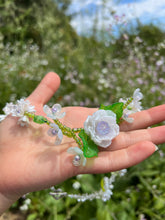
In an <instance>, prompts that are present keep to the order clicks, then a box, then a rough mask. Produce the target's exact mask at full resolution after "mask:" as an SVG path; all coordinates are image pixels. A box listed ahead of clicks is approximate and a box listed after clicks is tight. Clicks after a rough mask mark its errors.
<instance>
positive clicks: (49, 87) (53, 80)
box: [28, 72, 60, 105]
mask: <svg viewBox="0 0 165 220" xmlns="http://www.w3.org/2000/svg"><path fill="white" fill-rule="evenodd" d="M59 86H60V77H59V76H58V75H57V74H56V73H54V72H49V73H47V74H46V75H45V77H44V78H43V79H42V81H41V82H40V83H39V85H38V86H37V88H36V89H35V90H34V91H33V92H32V93H31V95H30V96H29V97H28V100H29V101H30V102H31V103H35V105H36V104H37V105H44V104H45V103H47V102H48V101H49V99H50V98H51V97H52V96H53V95H54V93H55V92H56V91H57V90H58V88H59Z"/></svg>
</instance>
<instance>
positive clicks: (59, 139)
mask: <svg viewBox="0 0 165 220" xmlns="http://www.w3.org/2000/svg"><path fill="white" fill-rule="evenodd" d="M62 139H63V134H62V131H61V130H60V129H59V131H58V134H57V137H56V141H55V145H60V144H61V142H62Z"/></svg>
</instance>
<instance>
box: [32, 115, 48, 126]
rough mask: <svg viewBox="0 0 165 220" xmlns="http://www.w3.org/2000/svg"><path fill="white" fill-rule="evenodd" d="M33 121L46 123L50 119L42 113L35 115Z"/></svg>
mask: <svg viewBox="0 0 165 220" xmlns="http://www.w3.org/2000/svg"><path fill="white" fill-rule="evenodd" d="M33 121H34V122H35V123H37V124H44V123H47V122H48V120H47V119H46V118H45V117H43V116H41V115H34V118H33Z"/></svg>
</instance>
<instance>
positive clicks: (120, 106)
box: [100, 102, 124, 123]
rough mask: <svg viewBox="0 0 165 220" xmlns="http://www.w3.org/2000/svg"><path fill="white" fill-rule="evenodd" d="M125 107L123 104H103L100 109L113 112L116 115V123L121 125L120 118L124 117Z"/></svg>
mask: <svg viewBox="0 0 165 220" xmlns="http://www.w3.org/2000/svg"><path fill="white" fill-rule="evenodd" d="M123 106H124V103H123V102H116V103H114V104H112V105H108V106H105V105H103V104H101V106H100V109H103V110H111V111H113V112H114V113H115V114H116V122H117V123H119V122H120V118H121V117H122V115H123Z"/></svg>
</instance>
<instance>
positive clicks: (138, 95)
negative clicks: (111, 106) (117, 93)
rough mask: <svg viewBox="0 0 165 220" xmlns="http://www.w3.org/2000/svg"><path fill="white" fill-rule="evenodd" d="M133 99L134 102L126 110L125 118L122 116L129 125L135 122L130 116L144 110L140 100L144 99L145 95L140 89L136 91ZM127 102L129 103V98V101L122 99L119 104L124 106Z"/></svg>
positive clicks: (124, 112)
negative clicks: (121, 103)
mask: <svg viewBox="0 0 165 220" xmlns="http://www.w3.org/2000/svg"><path fill="white" fill-rule="evenodd" d="M132 98H133V100H132V102H131V103H130V104H129V105H128V106H127V108H125V109H124V111H123V116H122V118H123V119H124V120H125V121H127V122H129V123H132V122H133V118H130V117H129V115H130V114H133V113H135V112H140V111H141V110H142V106H141V101H140V100H141V99H142V98H143V94H142V93H141V92H140V89H139V88H138V89H136V90H135V91H134V93H133V96H132ZM127 101H128V98H127V99H122V98H121V99H120V100H119V102H123V103H124V104H125V103H126V102H127Z"/></svg>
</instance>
